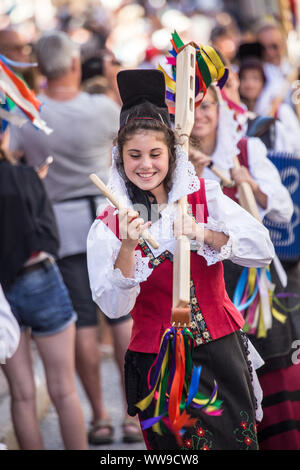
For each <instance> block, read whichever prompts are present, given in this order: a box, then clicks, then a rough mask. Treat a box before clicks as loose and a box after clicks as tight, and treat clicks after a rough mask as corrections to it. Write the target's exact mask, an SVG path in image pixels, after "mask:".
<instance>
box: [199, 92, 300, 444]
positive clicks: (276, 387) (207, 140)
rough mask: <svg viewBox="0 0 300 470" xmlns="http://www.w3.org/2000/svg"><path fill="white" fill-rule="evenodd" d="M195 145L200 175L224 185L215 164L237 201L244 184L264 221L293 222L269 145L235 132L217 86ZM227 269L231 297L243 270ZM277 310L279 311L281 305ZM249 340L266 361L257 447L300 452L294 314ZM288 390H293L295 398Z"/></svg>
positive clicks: (201, 111)
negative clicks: (230, 182)
mask: <svg viewBox="0 0 300 470" xmlns="http://www.w3.org/2000/svg"><path fill="white" fill-rule="evenodd" d="M191 141H192V143H193V145H194V146H195V147H197V148H195V147H193V148H192V149H191V155H190V157H191V160H192V161H193V163H194V164H195V168H196V171H197V174H198V176H202V177H204V178H206V181H207V180H208V179H213V180H217V181H220V179H219V177H218V176H217V175H216V174H215V173H214V171H213V168H211V167H209V165H210V164H211V162H212V163H213V166H214V167H215V168H217V169H218V170H219V171H220V172H221V173H222V175H225V176H227V178H229V179H230V178H232V180H233V181H234V182H235V186H234V187H233V188H226V187H223V191H224V193H225V194H227V195H228V196H229V197H231V198H232V199H234V200H236V201H237V202H238V199H237V185H238V184H240V183H241V182H243V181H246V182H248V183H249V184H250V186H251V188H252V190H253V194H254V196H255V199H256V203H257V207H258V211H259V214H260V217H261V220H263V217H264V216H265V215H267V216H268V218H269V219H271V220H273V221H274V222H277V223H278V222H279V223H288V222H289V220H290V218H291V216H292V214H293V204H292V201H291V198H290V195H289V193H288V191H287V189H286V188H285V187H284V186H283V185H282V183H281V180H280V176H279V173H278V171H277V169H276V168H275V166H274V165H273V164H272V163H271V162H270V160H269V159H268V158H267V152H266V148H265V146H264V145H263V143H262V142H261V141H260V140H259V139H258V138H247V139H245V138H243V132H242V131H241V132H238V131H237V123H236V121H235V120H234V117H233V112H232V111H231V110H230V109H229V108H228V107H227V105H226V103H224V102H221V101H220V102H219V100H218V94H217V93H216V92H215V90H214V88H213V87H211V89H210V90H209V91H208V93H207V95H206V96H205V98H204V100H203V102H202V104H201V105H200V106H199V108H198V109H197V110H196V112H195V124H194V128H193V130H192V133H191ZM237 155H238V158H239V161H240V164H241V168H240V169H239V170H236V169H233V166H234V163H233V162H234V158H235V156H237ZM223 265H224V277H225V285H226V289H227V292H228V295H229V297H230V298H231V299H233V297H234V291H235V289H236V286H237V283H238V279H239V277H240V275H241V271H242V268H241V267H240V266H238V265H236V264H233V263H230V262H229V261H224V263H223ZM277 274H278V273H277V272H276V270H275V269H274V267H273V264H272V265H271V279H272V281H273V282H274V284H275V286H277V287H276V290H275V294H276V293H277V292H278V291H282V290H284V289H283V287H282V285H281V282H280V279H279V277H278V275H277ZM282 302H283V301H282V300H281V303H282ZM276 309H277V310H280V308H278V307H277V306H276ZM282 312H283V313H285V312H284V310H283V311H282ZM249 337H250V339H251V342H252V343H253V345H254V346H255V348H256V349H257V351H258V352H259V354H260V355H261V356H262V358H263V360H264V361H265V365H264V366H263V367H262V368H260V369H259V371H258V375H259V380H260V384H261V386H262V390H263V395H264V401H263V420H262V421H261V423H259V426H258V442H259V447H260V448H261V449H266V450H267V449H299V448H300V433H299V431H297V421H298V420H299V415H298V414H297V406H298V403H299V400H300V375H299V370H298V369H299V366H297V365H294V364H293V363H292V357H293V352H294V350H293V349H292V347H293V340H294V339H297V336H296V332H295V330H294V327H293V323H292V321H291V316H290V315H288V314H287V315H286V319H285V321H284V322H281V321H279V320H278V319H277V318H274V317H273V318H272V328H271V329H269V330H267V335H266V337H260V338H257V336H256V335H254V334H251V335H249ZM284 390H290V391H291V392H293V397H292V396H290V395H288V394H286V393H284Z"/></svg>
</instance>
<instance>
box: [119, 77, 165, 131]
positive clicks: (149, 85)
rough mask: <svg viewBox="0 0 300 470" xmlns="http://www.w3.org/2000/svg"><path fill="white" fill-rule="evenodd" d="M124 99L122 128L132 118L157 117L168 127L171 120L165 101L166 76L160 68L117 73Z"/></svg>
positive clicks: (121, 116) (121, 94) (121, 115)
mask: <svg viewBox="0 0 300 470" xmlns="http://www.w3.org/2000/svg"><path fill="white" fill-rule="evenodd" d="M117 82H118V87H119V92H120V96H121V99H122V103H123V106H122V109H121V114H120V128H122V127H123V126H124V125H125V124H127V122H128V121H129V120H130V119H142V118H145V119H156V120H159V121H161V122H162V123H163V124H165V125H166V126H168V127H171V120H170V115H169V111H168V107H167V105H166V102H165V96H166V86H165V77H164V74H163V73H162V72H161V71H160V70H152V69H138V70H122V71H121V72H119V73H118V75H117Z"/></svg>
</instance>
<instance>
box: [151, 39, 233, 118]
mask: <svg viewBox="0 0 300 470" xmlns="http://www.w3.org/2000/svg"><path fill="white" fill-rule="evenodd" d="M171 44H172V46H173V47H172V49H171V50H170V51H169V53H170V54H171V57H166V61H167V64H168V65H170V66H171V67H172V71H173V76H172V77H170V75H169V74H168V73H167V72H166V70H164V68H163V67H162V66H161V65H160V64H159V65H158V69H159V70H161V71H162V72H163V74H164V76H165V81H166V88H167V91H166V101H167V105H168V108H169V113H170V114H175V107H174V103H175V96H176V58H177V55H178V51H179V49H180V48H181V47H183V46H184V43H183V42H182V40H181V38H180V37H179V35H178V33H177V32H176V31H174V33H173V34H172V39H171ZM195 69H196V70H195V78H196V81H195V97H196V99H195V107H197V106H198V105H199V104H200V103H201V101H202V100H203V98H204V96H205V94H206V91H207V88H208V87H209V86H210V84H211V83H213V82H216V83H217V85H218V86H219V88H223V86H224V85H225V83H226V80H227V78H228V69H227V68H225V66H224V64H223V62H222V61H221V59H220V57H219V55H218V54H217V52H216V51H215V49H214V48H213V47H211V46H200V47H197V48H196V67H195Z"/></svg>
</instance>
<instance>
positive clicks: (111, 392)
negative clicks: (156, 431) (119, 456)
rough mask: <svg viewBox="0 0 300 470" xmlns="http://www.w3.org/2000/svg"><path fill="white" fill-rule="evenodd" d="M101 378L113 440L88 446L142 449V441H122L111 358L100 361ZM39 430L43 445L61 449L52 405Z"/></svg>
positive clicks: (115, 372) (86, 408)
mask: <svg viewBox="0 0 300 470" xmlns="http://www.w3.org/2000/svg"><path fill="white" fill-rule="evenodd" d="M101 378H102V381H103V384H104V387H103V394H104V401H105V405H106V406H107V410H108V412H109V414H110V416H111V421H112V423H113V425H114V426H115V441H114V442H113V443H112V444H110V445H107V444H106V445H105V446H104V445H103V446H90V450H93V449H94V450H106V449H115V450H124V449H126V450H144V449H145V445H144V443H143V442H140V443H135V444H125V443H123V442H122V430H121V429H120V428H119V424H120V422H121V421H122V419H123V416H122V410H123V404H122V394H121V390H120V384H119V373H118V369H117V366H116V364H115V362H114V360H113V359H110V358H106V359H105V360H103V361H102V365H101ZM77 383H78V392H79V395H80V400H81V404H82V408H83V412H84V416H85V418H86V423H87V427H88V423H89V421H90V416H91V415H90V407H89V403H88V401H87V399H86V396H85V393H84V391H83V389H82V387H81V385H80V383H79V382H77ZM41 430H42V434H43V437H44V441H45V447H46V449H49V450H62V449H63V443H62V440H61V437H60V431H59V426H58V419H57V415H56V412H55V409H54V408H53V406H51V408H50V409H49V411H48V412H47V414H46V416H45V417H44V419H43V421H42V423H41Z"/></svg>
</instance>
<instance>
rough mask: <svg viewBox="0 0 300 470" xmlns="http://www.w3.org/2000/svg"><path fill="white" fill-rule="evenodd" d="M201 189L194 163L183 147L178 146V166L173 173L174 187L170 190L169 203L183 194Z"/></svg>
mask: <svg viewBox="0 0 300 470" xmlns="http://www.w3.org/2000/svg"><path fill="white" fill-rule="evenodd" d="M199 189H200V181H199V178H198V176H197V175H196V171H195V168H194V165H193V164H192V163H191V162H190V161H189V159H188V155H187V154H186V153H185V152H184V151H183V150H182V148H181V147H180V146H179V145H177V146H176V168H175V171H174V174H173V183H172V189H171V191H170V192H169V203H170V202H176V201H178V200H179V199H180V198H181V197H182V196H186V195H187V194H192V193H194V192H196V191H199Z"/></svg>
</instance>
